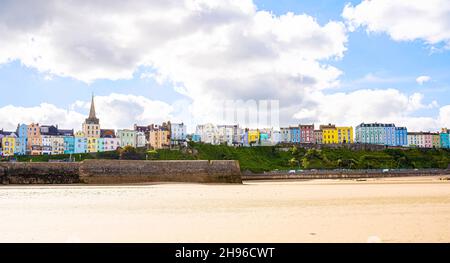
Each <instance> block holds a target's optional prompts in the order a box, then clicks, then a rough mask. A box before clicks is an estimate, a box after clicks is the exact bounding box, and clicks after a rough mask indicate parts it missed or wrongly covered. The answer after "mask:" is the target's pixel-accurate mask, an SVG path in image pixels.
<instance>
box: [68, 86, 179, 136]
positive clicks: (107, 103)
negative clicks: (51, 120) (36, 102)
mask: <svg viewBox="0 0 450 263" xmlns="http://www.w3.org/2000/svg"><path fill="white" fill-rule="evenodd" d="M72 106H73V108H75V109H77V108H78V109H84V110H85V111H87V110H88V109H89V107H90V101H85V102H80V101H77V102H75V103H74V104H73V105H72ZM95 109H96V113H97V117H98V118H99V119H100V120H101V126H102V127H103V128H114V129H117V128H132V127H133V124H134V123H137V124H144V125H148V124H150V123H161V122H163V121H167V120H169V119H170V118H172V116H171V112H172V111H173V108H172V106H171V105H169V104H167V103H165V102H161V101H155V100H150V99H148V98H145V97H143V96H136V95H126V94H117V93H112V94H110V95H108V96H96V97H95ZM78 126H81V122H80V123H79V125H78Z"/></svg>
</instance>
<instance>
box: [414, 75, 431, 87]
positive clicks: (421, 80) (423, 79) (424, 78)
mask: <svg viewBox="0 0 450 263" xmlns="http://www.w3.org/2000/svg"><path fill="white" fill-rule="evenodd" d="M430 80H431V77H430V76H419V77H417V78H416V82H417V83H418V84H419V85H423V84H424V83H425V82H428V81H430Z"/></svg>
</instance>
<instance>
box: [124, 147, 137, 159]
mask: <svg viewBox="0 0 450 263" xmlns="http://www.w3.org/2000/svg"><path fill="white" fill-rule="evenodd" d="M119 155H120V159H121V160H139V159H141V158H140V155H139V153H138V152H137V150H136V148H134V147H132V146H125V147H124V148H123V149H120V150H119Z"/></svg>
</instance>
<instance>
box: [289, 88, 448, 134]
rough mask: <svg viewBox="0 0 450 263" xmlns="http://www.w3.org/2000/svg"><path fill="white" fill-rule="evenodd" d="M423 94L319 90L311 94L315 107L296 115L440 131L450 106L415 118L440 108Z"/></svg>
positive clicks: (312, 119) (309, 119)
mask: <svg viewBox="0 0 450 263" xmlns="http://www.w3.org/2000/svg"><path fill="white" fill-rule="evenodd" d="M422 100H423V95H422V94H420V93H414V94H412V95H410V96H407V95H406V94H404V93H401V92H400V91H399V90H396V89H385V90H372V89H364V90H363V89H362V90H357V91H353V92H350V93H334V94H329V95H326V94H323V93H322V92H315V93H314V94H312V96H311V102H312V103H311V104H312V105H314V106H312V107H311V109H303V110H301V111H299V112H298V113H297V114H295V115H294V118H296V119H298V120H299V121H303V122H315V123H336V124H338V125H347V126H348V125H351V126H356V125H358V124H360V123H361V122H366V123H368V122H386V123H392V122H393V123H395V124H396V125H398V126H407V127H408V129H410V130H416V131H419V130H429V129H432V130H438V129H439V128H440V127H443V126H445V125H449V122H447V120H448V117H445V114H446V113H447V112H448V111H449V110H450V105H447V106H444V107H442V108H440V115H439V117H438V118H431V117H415V114H414V113H416V112H417V111H418V110H422V109H431V108H435V107H438V105H437V103H436V102H435V101H433V102H432V103H430V104H424V103H423V101H422Z"/></svg>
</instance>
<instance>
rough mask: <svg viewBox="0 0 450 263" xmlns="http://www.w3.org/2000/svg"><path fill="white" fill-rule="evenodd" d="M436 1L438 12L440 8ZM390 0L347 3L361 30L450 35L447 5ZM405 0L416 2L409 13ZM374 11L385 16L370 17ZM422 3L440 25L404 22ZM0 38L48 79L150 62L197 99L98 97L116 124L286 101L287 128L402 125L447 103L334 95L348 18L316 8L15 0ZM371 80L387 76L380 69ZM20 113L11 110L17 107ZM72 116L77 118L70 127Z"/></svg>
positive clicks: (217, 1) (114, 75) (369, 93)
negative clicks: (314, 12)
mask: <svg viewBox="0 0 450 263" xmlns="http://www.w3.org/2000/svg"><path fill="white" fill-rule="evenodd" d="M430 2H431V4H430V6H431V7H430V8H435V6H436V5H437V4H436V3H439V1H434V2H433V1H430ZM380 3H381V6H377V5H380ZM383 3H384V4H383ZM388 3H391V1H372V2H369V1H364V2H363V3H361V4H360V5H358V6H356V7H353V6H350V5H349V6H347V7H346V8H345V10H344V13H343V15H344V17H345V18H346V19H348V21H349V23H351V24H352V25H354V26H367V28H368V30H369V31H376V32H379V31H387V32H388V33H389V34H391V35H392V36H393V38H394V39H398V40H412V39H417V38H422V39H425V40H426V41H427V42H428V43H430V44H435V43H438V42H441V41H444V42H445V41H448V39H449V38H448V34H446V33H445V32H448V30H447V29H448V27H446V26H445V25H446V23H448V19H447V20H445V19H444V18H446V17H443V16H442V12H444V11H445V10H447V9H446V7H447V6H448V5H445V3H443V4H444V5H442V8H441V9H440V10H439V11H438V12H437V13H436V14H438V15H437V17H436V18H429V15H428V11H424V12H422V11H420V10H421V9H420V8H421V5H419V4H418V2H414V3H413V2H412V1H401V0H399V1H395V3H393V2H392V4H388ZM405 3H413V4H412V5H411V7H410V8H409V7H406V8H403V7H405V6H404V5H405ZM373 7H379V8H375V9H373V10H379V12H378V11H377V12H373V13H374V14H370V13H368V10H369V9H371V8H373ZM392 7H394V9H392ZM411 8H413V9H414V10H415V9H417V10H419V11H420V12H419V14H418V15H417V16H416V17H415V19H417V20H418V21H420V22H417V23H422V22H427V20H429V19H431V20H430V21H431V22H430V21H428V22H427V23H425V25H427V26H428V27H430V28H431V32H428V33H423V32H419V33H417V32H416V31H421V29H422V26H421V25H420V26H417V25H416V24H415V23H416V22H415V21H412V22H411V23H412V24H410V23H406V22H405V23H406V24H407V25H406V24H405V23H403V22H402V21H403V19H406V18H405V17H407V16H408V15H409V13H410V10H411ZM373 10H372V11H373ZM399 10H400V11H399ZM402 10H403V11H402ZM433 10H434V9H433ZM394 11H395V12H394ZM397 11H399V13H397ZM386 12H387V14H388V15H386ZM389 12H391V13H392V12H394V13H396V14H398V15H395V16H392V15H389ZM404 13H405V14H406V15H405V16H404V15H403V14H404ZM422 13H423V14H422ZM380 19H381V20H382V21H381V22H380V21H379V20H380ZM386 21H387V23H388V24H389V25H391V24H392V26H393V28H394V29H392V28H390V27H388V26H387V25H386V24H385V22H386ZM405 21H409V20H408V19H406V20H405ZM409 25H413V26H409ZM447 25H448V24H447ZM436 27H438V28H439V29H442V30H436ZM415 30H416V31H415ZM439 32H440V33H439ZM441 33H442V34H441ZM0 42H1V43H2V48H1V49H0V64H1V63H7V62H9V61H12V60H20V62H21V63H23V64H24V65H26V66H28V67H33V68H36V69H38V70H39V71H41V72H43V73H44V74H48V75H49V76H67V77H72V78H75V79H78V80H82V81H85V82H92V81H95V80H97V79H111V80H117V79H129V78H132V77H133V73H135V72H136V70H137V69H138V68H139V67H149V68H151V69H152V71H151V72H150V73H143V74H141V76H139V77H141V78H152V79H155V80H156V81H157V82H158V83H160V84H162V83H164V82H167V83H170V84H172V85H173V86H174V89H175V90H176V91H177V92H179V93H182V94H184V95H186V96H188V97H189V99H190V100H192V103H191V101H189V103H186V102H185V101H183V102H179V103H174V104H173V105H170V104H167V103H164V102H159V101H153V100H150V99H147V98H145V97H142V96H132V95H123V94H111V95H109V96H98V97H97V109H98V114H99V117H100V118H101V119H102V126H103V127H107V128H118V127H121V128H124V127H130V126H131V125H132V124H133V123H135V122H136V123H142V124H146V123H151V122H159V121H163V120H167V119H168V118H174V119H181V120H186V119H187V118H188V117H189V116H195V117H196V118H197V117H198V116H197V115H201V114H204V113H209V112H210V111H211V109H212V108H214V106H215V105H213V104H212V103H211V101H212V99H231V100H237V99H241V100H244V101H245V100H250V99H251V100H259V99H277V100H280V106H281V109H280V113H281V116H280V117H281V123H282V124H283V123H292V120H293V119H292V117H293V116H295V117H296V118H297V119H300V120H315V121H321V122H338V123H342V124H345V125H352V124H354V123H356V124H357V122H361V121H362V120H364V121H369V120H374V121H382V120H388V119H389V120H394V119H395V120H399V121H403V120H404V119H405V118H406V119H408V118H412V117H409V116H412V114H413V113H414V112H415V111H417V110H420V109H428V108H431V107H436V106H437V105H436V104H432V105H431V104H430V105H424V104H423V103H422V99H423V98H422V95H420V94H413V95H411V96H407V95H405V94H402V93H400V92H399V91H397V90H393V89H391V90H361V91H355V92H352V93H336V94H329V93H328V92H329V91H328V90H329V89H331V88H334V87H339V85H340V83H339V77H340V75H341V74H342V72H341V71H340V70H339V69H338V68H336V67H334V66H331V65H330V64H329V61H330V60H338V59H341V58H342V57H343V56H344V54H345V51H346V50H347V48H346V43H347V29H346V27H345V25H344V23H342V22H338V21H329V22H328V23H326V24H323V25H321V24H319V23H318V22H317V21H316V20H315V19H314V17H311V16H309V15H306V14H293V13H286V14H284V15H280V16H277V15H274V14H272V13H269V12H266V11H261V10H258V9H257V8H256V6H255V5H254V3H253V1H251V0H196V1H194V0H185V1H182V0H164V1H163V0H149V1H139V0H134V1H127V4H123V1H117V0H113V1H108V4H105V2H104V1H65V2H61V1H56V0H53V1H52V0H49V1H43V2H36V1H7V2H2V8H0ZM367 78H368V79H367V81H372V82H377V81H378V82H383V81H385V80H380V79H378V78H376V76H375V77H374V76H373V75H368V76H367ZM87 103H88V102H75V103H74V104H73V105H72V106H71V107H70V110H69V111H67V110H63V109H58V108H56V107H55V108H54V111H55V112H62V113H61V115H59V116H58V119H56V115H55V114H54V113H53V112H51V111H52V110H51V109H49V108H42V109H41V108H36V109H34V110H37V111H42V113H40V115H37V116H36V118H37V119H43V120H45V116H54V117H51V118H48V120H49V121H52V122H55V123H56V122H59V123H61V125H66V124H67V125H69V124H70V125H74V124H76V126H71V127H79V125H80V124H81V121H82V119H83V118H81V121H80V120H79V119H80V116H82V114H79V113H78V110H80V107H81V108H83V107H84V111H85V110H87V105H88V104H87ZM41 106H42V105H41ZM11 107H12V106H11ZM53 107H54V106H53ZM5 108H6V107H3V108H1V110H4V109H5ZM443 108H444V109H446V108H445V107H443ZM18 109H19V108H18V107H12V108H10V109H9V112H8V113H10V114H11V113H13V112H15V110H18ZM28 109H29V108H27V109H25V110H28ZM441 109H442V108H441ZM33 112H34V111H33V110H29V111H28V114H30V115H33V114H32V113H33ZM404 112H407V114H405V113H404ZM5 113H6V112H5ZM70 113H71V114H74V115H72V116H75V117H74V120H76V121H73V122H74V123H73V124H72V123H63V122H68V121H69V120H68V117H69V116H68V115H67V114H70ZM19 116H22V115H19ZM22 117H23V118H24V119H25V120H24V121H27V120H28V119H26V118H25V117H26V116H22ZM440 118H441V117H440ZM19 119H20V118H19ZM441 119H442V118H441ZM441 119H440V120H441ZM14 120H15V121H14ZM14 120H10V121H8V122H6V121H4V120H0V127H1V126H2V125H4V126H6V127H12V126H11V125H12V124H14V127H15V125H16V123H12V121H14V122H17V121H18V119H17V118H14ZM408 120H409V119H408ZM411 120H414V121H415V120H416V119H411ZM70 121H72V120H70ZM216 121H217V122H220V120H216ZM437 121H438V120H437V119H436V120H434V121H433V122H427V121H423V122H419V121H418V122H417V125H416V126H417V127H418V126H419V124H422V125H423V127H426V126H425V125H434V126H436V125H437V123H436V122H437ZM2 122H3V123H2ZM75 122H76V123H75ZM412 122H413V121H411V123H412ZM316 123H317V122H316ZM434 126H433V127H434Z"/></svg>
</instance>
